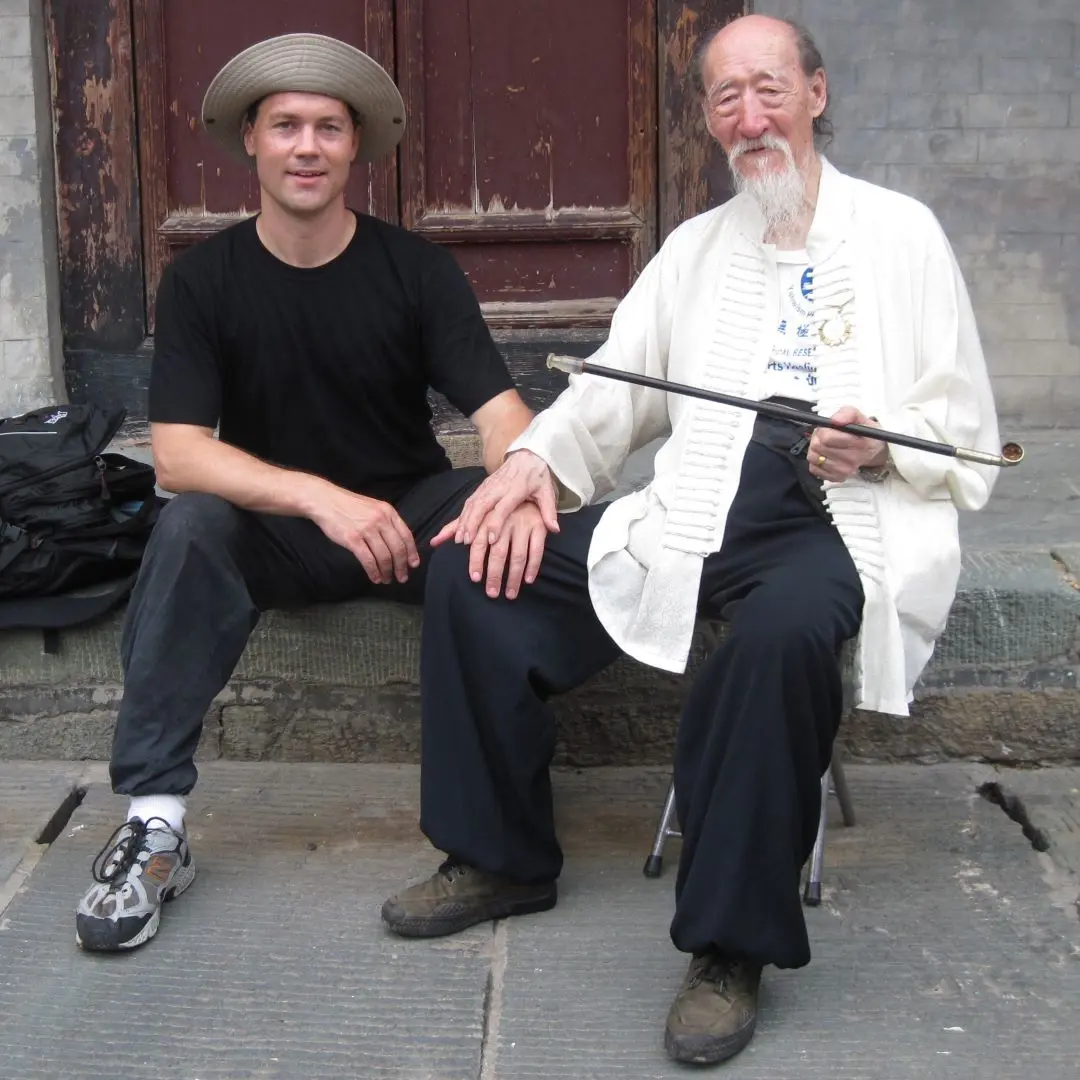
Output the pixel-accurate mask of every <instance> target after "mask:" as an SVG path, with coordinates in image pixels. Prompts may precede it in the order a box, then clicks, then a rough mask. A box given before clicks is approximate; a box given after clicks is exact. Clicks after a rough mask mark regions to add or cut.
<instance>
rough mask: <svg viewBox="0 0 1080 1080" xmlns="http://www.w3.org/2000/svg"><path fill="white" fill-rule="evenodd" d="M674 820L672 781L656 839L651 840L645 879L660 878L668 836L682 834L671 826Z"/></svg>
mask: <svg viewBox="0 0 1080 1080" xmlns="http://www.w3.org/2000/svg"><path fill="white" fill-rule="evenodd" d="M674 820H675V781H674V780H672V781H671V783H670V784H669V785H668V793H667V799H666V800H665V801H664V812H663V814H661V815H660V824H659V825H658V826H657V829H656V837H655V839H654V840H653V846H652V851H651V852H650V853H649V857H648V858H647V859H646V860H645V867H644V870H643V873H644V874H645V876H646V877H649V878H656V877H659V876H660V871H661V870H662V869H663V865H664V845H665V844H666V843H667V840H668V837H669V836H674V837H676V838H677V837H681V836H682V833H681V832H679V830H678V828H677V827H674V826H673V825H672V822H673V821H674Z"/></svg>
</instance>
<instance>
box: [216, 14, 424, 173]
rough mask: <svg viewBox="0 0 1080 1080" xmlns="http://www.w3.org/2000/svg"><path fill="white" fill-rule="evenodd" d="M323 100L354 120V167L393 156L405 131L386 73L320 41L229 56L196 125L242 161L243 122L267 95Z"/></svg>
mask: <svg viewBox="0 0 1080 1080" xmlns="http://www.w3.org/2000/svg"><path fill="white" fill-rule="evenodd" d="M289 91H303V92H306V93H309V94H324V95H325V96H326V97H332V98H337V99H338V100H339V101H344V102H345V103H346V104H347V105H350V106H352V108H353V109H355V110H356V113H357V115H358V116H359V117H360V126H361V128H362V129H363V134H362V135H361V138H360V151H359V153H358V154H357V160H359V161H374V160H375V159H376V158H380V157H382V156H383V154H386V153H388V152H389V151H391V150H393V149H394V147H395V146H397V144H398V143H399V142H400V141H401V136H402V134H403V133H404V131H405V103H404V102H403V101H402V100H401V94H400V93H399V91H398V88H397V87H396V86H395V85H394V80H393V79H391V78H390V76H389V75H388V74H387V72H386V70H385V69H384V68H383V67H381V66H380V65H379V64H378V63H376V62H375V61H374V60H372V59H371V57H370V56H368V55H367V53H364V52H361V51H360V50H359V49H357V48H355V47H354V46H352V45H347V44H346V43H345V42H344V41H338V40H337V38H332V37H326V36H325V35H323V34H283V35H282V36H281V37H274V38H268V39H267V40H266V41H260V42H257V43H256V44H254V45H251V46H249V47H248V48H246V49H245V50H244V51H243V52H241V53H238V54H237V55H236V56H234V57H233V58H232V59H231V60H230V61H229V62H228V63H227V64H226V65H225V66H224V67H223V68H222V69H221V70H220V71H219V72H218V73H217V74H216V75H215V76H214V78H213V79H212V80H211V82H210V85H209V86H208V87H207V88H206V96H205V97H204V98H203V105H202V121H203V125H204V127H205V128H206V130H207V131H208V132H209V133H210V135H211V136H212V137H213V138H214V139H215V141H217V142H218V143H220V144H221V145H222V146H224V147H225V148H226V149H227V150H229V151H230V152H231V153H232V154H233V155H234V156H239V157H240V158H241V159H242V160H244V161H248V162H250V160H251V159H250V157H249V155H248V153H247V151H246V150H245V149H244V135H243V123H244V117H245V116H246V115H247V111H248V109H250V108H251V106H252V105H254V104H255V102H256V101H261V100H262V99H263V98H264V97H266V96H267V95H268V94H281V93H287V92H289Z"/></svg>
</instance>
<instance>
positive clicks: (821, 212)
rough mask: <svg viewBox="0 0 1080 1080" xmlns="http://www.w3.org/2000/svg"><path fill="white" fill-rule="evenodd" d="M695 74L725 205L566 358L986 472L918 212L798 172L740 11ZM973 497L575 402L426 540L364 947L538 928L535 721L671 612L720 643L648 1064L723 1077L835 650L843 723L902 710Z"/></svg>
mask: <svg viewBox="0 0 1080 1080" xmlns="http://www.w3.org/2000/svg"><path fill="white" fill-rule="evenodd" d="M697 61H698V65H699V71H700V75H701V80H702V90H703V107H704V114H705V121H706V124H707V126H708V130H709V132H710V133H711V134H712V136H713V137H714V138H715V139H716V140H717V142H718V143H719V144H720V146H721V147H722V148H723V150H724V152H725V154H726V155H727V158H728V161H729V163H730V166H731V169H732V172H733V175H734V179H735V183H736V187H737V189H738V194H737V195H736V196H735V197H734V198H733V199H731V200H730V202H728V203H726V204H725V205H723V206H721V207H720V208H718V209H715V210H712V211H709V212H708V213H705V214H702V215H701V216H699V217H696V218H694V219H693V220H691V221H688V222H686V223H684V224H683V225H682V226H681V227H680V228H678V229H677V230H676V231H675V232H674V233H673V234H672V235H671V236H670V237H669V238H668V240H667V241H666V242H665V243H664V245H663V247H662V249H661V251H660V252H659V253H658V254H657V256H656V257H655V258H654V259H653V260H652V261H651V262H650V263H649V265H648V266H647V267H646V268H645V270H644V271H643V272H642V274H641V276H640V278H639V279H638V281H637V282H636V283H635V285H634V286H633V288H632V289H631V290H630V292H629V294H628V295H627V297H626V298H625V300H624V301H623V302H622V303H621V304H620V306H619V308H618V310H617V312H616V313H615V316H614V319H613V321H612V325H611V332H610V336H609V338H608V340H607V342H606V344H605V345H604V346H603V347H602V349H601V350H600V351H599V352H598V354H597V355H596V357H595V358H594V359H595V360H596V361H597V362H599V363H601V364H605V365H608V366H611V367H616V368H622V369H626V370H631V371H634V372H639V373H646V374H649V375H655V376H660V377H666V378H670V379H672V380H674V381H677V382H681V383H690V384H698V385H701V386H705V387H709V388H713V389H717V390H722V391H726V392H729V393H735V394H739V395H742V396H747V397H752V398H758V399H764V398H773V399H776V400H779V401H781V402H786V403H789V404H793V405H799V406H802V407H807V408H813V409H815V410H816V411H817V413H818V414H819V415H823V416H831V417H834V418H836V419H837V420H840V421H845V422H850V421H857V422H859V423H864V424H879V426H881V427H884V428H888V429H893V430H899V431H903V432H907V433H910V434H913V435H918V436H924V437H928V438H931V439H935V440H937V439H944V440H948V441H952V442H956V443H961V444H966V445H970V446H975V447H978V448H980V449H984V450H986V451H989V452H996V451H997V450H998V449H999V447H998V436H997V430H996V418H995V413H994V405H993V400H992V397H991V392H990V387H989V383H988V379H987V374H986V370H985V366H984V362H983V357H982V353H981V349H980V344H979V339H978V336H977V333H976V328H975V324H974V320H973V317H972V312H971V309H970V306H969V303H968V298H967V295H966V292H965V289H964V284H963V282H962V280H961V276H960V273H959V271H958V268H957V265H956V262H955V260H954V258H953V255H952V252H951V249H950V247H949V244H948V242H947V240H946V238H945V236H944V235H943V234H942V231H941V229H940V227H939V226H938V224H937V222H936V220H935V219H934V217H933V215H932V214H931V212H930V211H929V210H928V209H927V208H926V207H925V206H923V205H921V204H919V203H918V202H915V201H914V200H913V199H910V198H907V197H904V196H902V195H899V194H896V193H893V192H891V191H887V190H885V189H883V188H880V187H876V186H874V185H871V184H868V183H864V182H861V181H859V180H856V179H853V178H851V177H848V176H845V175H842V174H841V173H840V172H838V171H837V170H836V169H835V168H834V167H833V166H832V165H831V164H830V163H829V162H828V161H826V160H825V159H824V158H823V157H822V156H821V154H820V152H819V151H818V150H817V149H816V148H815V135H817V134H820V133H822V132H823V130H824V129H825V128H826V118H825V110H826V105H827V84H826V75H825V71H824V67H823V64H822V60H821V57H820V55H819V53H818V50H817V48H816V47H815V45H814V43H813V41H812V39H811V38H810V36H809V35H808V34H807V33H806V32H805V31H804V30H802V29H800V28H799V27H797V26H796V25H794V24H792V23H789V22H785V21H782V20H777V19H772V18H766V17H763V16H756V15H755V16H749V17H745V18H740V19H738V20H736V21H734V22H732V23H730V24H728V25H727V26H725V27H724V28H722V29H720V30H719V31H717V32H714V33H713V34H711V35H709V36H708V37H706V38H705V39H704V40H703V41H702V42H701V44H700V47H699V50H698V54H697ZM875 418H876V419H875ZM665 435H666V436H668V438H667V441H666V442H665V443H664V445H663V446H662V448H661V449H660V450H659V452H658V453H657V455H656V460H655V476H654V478H653V480H652V482H651V483H650V484H649V485H648V486H647V487H646V488H645V489H644V490H641V491H638V492H636V493H633V494H630V495H627V496H625V497H623V498H621V499H618V500H616V501H614V502H612V503H610V504H608V505H606V506H605V505H598V504H597V500H598V499H600V498H601V497H602V496H603V495H605V494H606V493H608V492H610V491H611V490H612V488H613V487H614V486H615V484H616V482H617V479H618V476H619V473H620V470H621V469H622V467H623V464H624V463H625V461H626V458H627V455H628V454H629V453H631V452H632V451H633V450H634V449H635V448H637V447H639V446H642V445H643V444H645V443H647V442H649V441H650V440H653V439H655V438H657V437H660V436H665ZM993 480H994V470H993V469H992V468H990V467H984V466H978V465H971V464H965V463H964V462H961V461H958V460H956V459H954V458H951V457H940V456H935V455H930V454H925V453H920V452H918V451H914V450H909V449H904V448H898V447H893V448H892V449H891V451H890V448H889V446H888V445H887V444H885V443H883V442H880V441H876V440H872V439H866V438H860V437H856V436H853V435H849V434H846V433H841V432H836V431H832V430H830V429H822V428H819V429H816V430H815V431H814V432H813V435H812V437H811V438H809V440H807V439H806V438H805V437H802V435H801V433H800V432H799V431H798V430H797V429H795V428H794V427H791V426H789V425H784V424H780V425H777V424H773V423H767V422H762V421H757V420H756V418H755V414H754V413H752V412H751V411H748V410H738V409H734V408H729V407H722V406H718V405H715V404H712V403H708V402H701V401H697V400H694V399H690V398H685V397H678V396H674V395H670V396H669V395H665V394H663V393H662V392H659V391H657V390H655V389H642V388H639V387H636V386H629V385H627V384H625V383H622V382H616V381H612V380H606V379H602V378H597V377H595V376H588V375H584V376H576V377H573V378H572V379H571V384H570V386H569V388H568V389H567V390H566V391H565V392H564V393H563V394H562V395H561V396H560V398H559V399H558V400H557V401H556V402H555V404H554V405H553V406H552V407H551V408H550V409H548V410H547V411H546V412H545V413H543V414H542V415H540V416H538V417H537V418H536V419H535V420H534V421H533V422H532V423H531V425H530V427H529V428H528V429H527V431H526V432H525V433H524V434H523V436H522V437H521V438H519V439H518V440H516V442H515V443H514V444H513V445H512V446H511V448H510V452H509V454H508V456H507V458H506V461H505V463H504V464H503V465H502V466H501V468H499V469H498V470H497V471H496V472H495V473H494V474H493V475H492V476H490V477H489V478H488V479H487V480H486V481H485V482H484V483H483V484H482V485H481V487H480V488H479V489H478V490H477V492H476V493H475V494H473V495H472V496H471V497H470V499H469V500H468V501H467V503H466V506H465V509H464V511H463V513H462V515H461V516H460V517H459V519H458V520H457V521H456V522H453V523H451V525H450V526H448V528H447V529H445V530H443V532H442V533H441V534H440V536H439V537H437V538H436V542H437V543H440V544H443V545H444V546H441V547H440V549H439V550H438V552H437V554H436V555H435V557H434V559H433V561H432V566H431V569H430V572H429V578H428V593H427V611H428V615H427V616H426V619H425V626H424V641H423V667H422V674H423V687H422V689H423V694H424V713H423V722H424V729H423V795H422V821H421V825H422V828H423V830H424V831H425V833H426V834H427V836H428V837H429V838H430V839H431V841H432V842H433V844H434V845H435V846H436V847H437V848H439V849H441V850H442V851H444V852H446V854H447V859H446V860H445V862H444V863H443V864H442V866H441V867H440V869H439V871H438V872H437V873H436V874H435V875H434V876H433V877H432V878H431V879H430V880H428V881H426V882H423V883H421V884H418V885H415V886H413V887H411V888H408V889H406V890H405V891H403V892H402V893H400V894H399V895H397V896H395V897H392V898H391V899H389V900H388V901H387V902H386V904H385V905H384V907H383V918H384V920H385V921H386V923H387V924H388V925H389V926H390V927H391V928H392V929H393V930H396V931H397V932H398V933H400V934H405V935H414V936H420V935H436V934H446V933H452V932H455V931H458V930H461V929H462V928H464V927H465V926H468V925H470V924H473V923H476V922H478V921H481V920H484V919H492V918H501V917H504V916H508V915H513V914H521V913H525V912H532V911H539V910H542V909H544V908H548V907H550V906H552V905H553V904H554V903H555V901H556V879H557V878H558V876H559V873H560V870H561V867H562V854H561V851H560V848H559V844H558V841H557V839H556V835H555V829H554V824H553V816H552V793H551V787H550V781H549V775H548V768H549V763H550V760H551V756H552V752H553V748H554V742H555V735H554V729H553V721H552V718H551V715H550V712H549V710H548V708H547V706H546V701H547V699H548V698H549V697H550V696H551V695H552V694H556V693H560V692H563V691H566V690H569V689H571V688H572V687H574V686H577V685H578V684H580V683H581V682H583V681H584V680H585V679H586V678H588V677H589V676H590V675H592V674H593V673H595V672H596V671H597V670H598V669H600V668H602V667H603V666H604V665H606V664H608V663H610V662H611V661H612V660H613V659H614V658H615V657H616V656H617V655H618V654H619V652H620V650H622V651H625V652H627V653H629V654H630V655H631V656H633V657H636V658H638V659H639V660H642V661H644V662H645V663H648V664H651V665H655V666H656V667H659V668H663V669H665V670H668V671H681V670H683V669H684V668H685V664H686V660H687V655H688V651H689V647H690V643H691V635H692V632H693V629H694V623H695V618H696V617H697V615H698V614H699V613H703V614H707V615H709V616H722V617H724V618H725V619H728V620H729V621H730V634H729V635H728V637H727V639H726V642H725V644H724V645H723V646H722V647H721V648H719V649H718V650H716V651H715V652H714V653H713V654H712V655H711V656H710V657H709V658H708V660H707V661H706V662H705V664H704V665H703V667H702V669H701V671H700V672H699V673H698V675H697V677H696V679H695V681H694V684H693V687H692V689H691V690H690V692H689V695H688V697H687V700H686V703H685V707H684V711H683V713H682V716H681V718H680V723H679V731H678V738H677V744H676V748H675V789H676V797H677V809H678V817H679V822H680V825H681V827H682V831H683V844H682V851H681V857H680V863H679V869H678V875H677V880H676V884H675V895H676V908H675V915H674V918H673V921H672V923H671V930H670V932H671V938H672V941H673V942H674V944H675V946H676V948H677V949H679V950H681V951H682V952H685V953H689V954H691V956H692V959H691V961H690V964H689V970H688V972H687V975H686V979H685V981H684V983H683V986H682V989H681V990H680V991H679V993H678V995H677V997H676V998H675V1000H674V1002H673V1004H672V1006H671V1009H670V1011H669V1013H668V1018H667V1026H666V1033H665V1045H666V1046H667V1049H668V1051H669V1053H670V1054H671V1055H672V1056H673V1057H675V1058H677V1059H679V1060H683V1061H692V1062H717V1061H722V1060H724V1059H725V1058H729V1057H731V1056H732V1055H733V1054H735V1053H737V1052H738V1051H739V1050H741V1049H742V1048H743V1047H744V1046H745V1045H746V1044H747V1043H748V1042H749V1040H750V1038H751V1036H752V1034H753V1031H754V1025H755V1019H756V1013H757V998H758V986H759V981H760V977H761V972H762V968H763V966H765V965H767V964H773V965H776V966H777V967H785V968H795V967H799V966H802V965H805V964H806V963H808V962H809V959H810V948H809V943H808V939H807V932H806V925H805V922H804V918H803V912H802V908H801V905H800V900H799V889H798V884H799V874H800V869H801V867H802V865H803V863H804V862H805V860H806V858H807V856H808V855H809V852H810V850H811V848H812V846H813V842H814V835H815V827H816V823H817V819H818V810H819V780H820V777H821V776H822V774H823V772H824V770H825V768H826V766H827V764H828V762H829V758H830V753H831V748H832V742H833V739H834V737H835V735H836V731H837V727H838V725H839V723H840V715H841V673H840V665H839V661H838V654H839V652H840V649H841V646H842V644H843V643H844V642H845V641H846V640H848V639H851V638H855V637H858V643H857V646H856V649H855V654H856V659H857V674H858V702H859V704H860V705H861V706H862V707H863V708H866V709H874V710H880V711H883V712H887V713H893V714H901V715H902V714H905V713H906V712H907V706H908V702H909V700H910V694H911V689H912V686H913V684H914V682H915V679H916V677H917V675H918V673H919V671H920V670H921V669H922V667H923V666H924V664H925V663H926V661H927V659H928V658H929V656H930V652H931V649H932V644H933V639H934V637H935V635H936V634H937V633H939V632H940V630H941V629H942V627H943V626H944V623H945V618H946V614H947V612H948V610H949V607H950V604H951V602H952V597H953V595H954V590H955V586H956V581H957V576H958V572H959V550H958V538H957V513H956V509H957V507H963V508H966V509H974V508H978V507H981V506H982V505H983V504H984V503H985V502H986V500H987V498H988V497H989V495H990V491H991V487H992V484H993ZM527 503H534V504H535V505H536V506H537V507H538V508H539V509H540V511H541V512H542V514H543V515H544V520H545V521H546V523H547V525H548V528H549V530H550V535H549V536H548V537H547V548H546V551H545V552H544V556H543V561H542V564H541V568H540V572H539V574H538V575H535V576H534V575H533V574H532V573H531V572H529V573H527V574H526V580H527V581H529V580H530V579H532V580H531V583H530V584H528V585H527V586H526V587H525V588H524V590H522V591H520V593H519V590H517V589H516V588H514V587H513V582H514V581H516V580H517V574H518V571H519V569H520V561H521V558H522V555H521V553H520V552H519V553H518V555H516V556H515V555H513V554H511V556H510V564H511V571H512V573H511V576H510V579H509V581H510V584H509V585H508V587H507V589H506V595H505V596H504V597H500V596H499V594H500V592H501V589H502V585H501V579H500V575H501V573H502V570H503V567H504V565H505V564H506V561H507V555H506V545H507V543H508V542H509V539H510V536H511V533H512V530H510V529H506V528H504V522H505V521H506V517H507V515H508V514H509V513H511V512H512V511H514V510H516V509H517V508H518V507H520V506H521V505H523V504H527ZM556 509H558V510H561V511H562V513H561V514H558V515H557V514H556ZM452 540H453V541H457V544H454V543H450V541H452ZM458 545H460V546H458ZM485 562H486V567H485ZM485 580H486V588H485V585H484V582H485ZM512 596H516V598H512ZM496 598H498V599H496Z"/></svg>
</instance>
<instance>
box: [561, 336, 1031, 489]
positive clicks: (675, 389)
mask: <svg viewBox="0 0 1080 1080" xmlns="http://www.w3.org/2000/svg"><path fill="white" fill-rule="evenodd" d="M547 366H548V367H549V368H552V369H554V370H556V371H565V372H566V373H567V374H568V375H599V376H602V377H603V378H605V379H616V380H617V381H619V382H628V383H636V384H637V385H638V386H648V387H650V388H651V389H653V390H664V391H666V392H668V393H670V394H682V395H683V396H684V397H693V398H701V399H702V400H703V401H713V402H716V404H718V405H732V406H734V407H735V408H738V409H750V410H751V411H752V412H756V413H759V414H760V415H761V416H771V417H773V418H774V419H776V420H787V421H789V422H790V423H792V424H798V425H802V426H805V427H811V428H815V427H825V428H832V429H833V430H834V431H846V432H848V433H850V434H852V435H863V436H865V437H866V438H869V439H878V440H879V441H881V442H887V443H896V444H897V445H898V446H909V447H911V448H912V449H913V450H925V451H926V452H927V453H930V454H943V455H945V456H946V457H956V458H960V459H961V460H963V461H975V462H978V463H979V464H980V465H997V466H999V467H1000V468H1007V467H1009V466H1012V465H1019V464H1020V462H1021V461H1023V460H1024V448H1023V447H1022V446H1021V445H1020V444H1019V443H1017V442H1007V443H1005V445H1004V446H1003V447H1002V448H1001V453H1000V454H988V453H986V452H985V451H983V450H971V449H969V448H968V447H964V446H953V445H952V444H950V443H941V442H932V441H931V440H929V439H918V438H916V437H915V436H914V435H903V434H901V433H899V432H896V431H883V430H882V429H881V428H876V427H870V426H868V425H866V424H840V423H837V422H836V421H835V420H830V419H828V418H827V417H824V416H818V414H817V413H812V412H803V411H801V410H800V409H792V408H789V407H788V406H786V405H777V404H775V403H772V402H768V401H751V400H750V399H749V398H741V397H735V396H734V395H733V394H721V393H718V392H717V391H715V390H704V389H702V388H701V387H700V386H687V385H686V384H685V383H676V382H668V380H667V379H656V378H653V377H652V376H651V375H638V374H636V373H635V372H632V371H620V370H619V369H618V368H610V367H605V366H604V365H602V364H590V363H589V362H587V361H585V360H580V359H579V358H578V357H576V356H556V355H555V354H554V353H549V354H548V358H547Z"/></svg>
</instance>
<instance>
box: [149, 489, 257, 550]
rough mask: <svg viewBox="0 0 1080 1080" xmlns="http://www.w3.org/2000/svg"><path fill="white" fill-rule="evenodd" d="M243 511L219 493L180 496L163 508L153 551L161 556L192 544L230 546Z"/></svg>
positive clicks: (210, 547)
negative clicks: (218, 494)
mask: <svg viewBox="0 0 1080 1080" xmlns="http://www.w3.org/2000/svg"><path fill="white" fill-rule="evenodd" d="M242 513H243V511H241V510H238V509H237V508H236V507H235V506H233V504H232V503H230V502H227V501H226V500H225V499H222V498H221V497H220V496H217V495H208V494H206V493H204V492H201V491H190V492H185V493H184V494H182V495H177V496H175V498H172V499H170V500H169V502H168V503H167V504H166V505H165V507H164V508H163V509H162V511H161V515H160V516H159V518H158V520H157V523H156V524H155V526H154V532H153V536H152V538H151V541H150V543H151V548H152V551H153V553H154V554H155V555H158V556H160V555H161V554H163V553H166V552H172V551H185V550H188V549H190V548H191V547H193V546H199V547H204V548H207V549H215V548H222V549H224V548H227V547H228V546H229V544H230V542H231V540H232V538H233V537H234V536H235V535H236V532H237V529H238V528H239V526H240V521H241V514H242Z"/></svg>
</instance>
